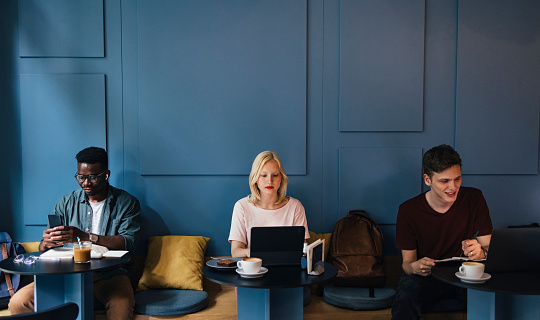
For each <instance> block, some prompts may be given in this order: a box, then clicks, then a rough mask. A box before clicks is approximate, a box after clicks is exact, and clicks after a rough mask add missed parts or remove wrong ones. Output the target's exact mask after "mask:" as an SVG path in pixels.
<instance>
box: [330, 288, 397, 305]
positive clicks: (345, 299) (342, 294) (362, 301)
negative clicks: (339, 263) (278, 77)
mask: <svg viewBox="0 0 540 320" xmlns="http://www.w3.org/2000/svg"><path fill="white" fill-rule="evenodd" d="M373 290H374V297H370V296H369V289H368V288H358V287H336V286H334V285H332V284H329V285H327V286H326V287H325V288H324V293H323V298H324V301H326V302H327V303H329V304H331V305H333V306H336V307H339V308H345V309H352V310H376V309H384V308H388V307H390V306H392V303H393V302H394V296H395V295H396V291H395V290H394V289H392V288H374V289H373Z"/></svg>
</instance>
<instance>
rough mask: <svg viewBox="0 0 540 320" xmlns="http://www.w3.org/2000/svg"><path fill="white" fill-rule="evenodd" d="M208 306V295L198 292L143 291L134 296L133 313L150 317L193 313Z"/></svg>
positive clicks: (172, 290)
mask: <svg viewBox="0 0 540 320" xmlns="http://www.w3.org/2000/svg"><path fill="white" fill-rule="evenodd" d="M207 304H208V293H206V291H199V290H174V289H168V290H145V291H139V292H137V293H136V294H135V311H136V312H137V313H140V314H146V315H150V316H172V315H179V314H188V313H194V312H197V311H199V310H202V309H204V308H205V307H206V305H207Z"/></svg>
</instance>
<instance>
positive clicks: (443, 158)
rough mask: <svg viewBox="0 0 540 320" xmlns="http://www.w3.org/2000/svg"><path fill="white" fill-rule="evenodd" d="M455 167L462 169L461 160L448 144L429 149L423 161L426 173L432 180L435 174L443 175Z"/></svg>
mask: <svg viewBox="0 0 540 320" xmlns="http://www.w3.org/2000/svg"><path fill="white" fill-rule="evenodd" d="M455 165H458V166H459V167H460V168H461V158H460V157H459V154H458V153H457V151H456V150H454V149H453V148H452V147H451V146H449V145H446V144H441V145H440V146H436V147H433V148H431V149H429V150H428V151H427V152H426V153H425V154H424V157H423V159H422V166H423V168H424V173H425V174H427V175H428V176H429V177H430V178H431V177H433V173H434V172H436V173H441V172H443V171H444V170H446V169H448V168H450V167H453V166H455Z"/></svg>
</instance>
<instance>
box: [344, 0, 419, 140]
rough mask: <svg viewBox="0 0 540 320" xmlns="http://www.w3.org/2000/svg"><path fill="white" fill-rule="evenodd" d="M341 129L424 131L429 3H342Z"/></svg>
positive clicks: (351, 0)
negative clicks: (426, 28)
mask: <svg viewBox="0 0 540 320" xmlns="http://www.w3.org/2000/svg"><path fill="white" fill-rule="evenodd" d="M340 9H341V11H340V15H341V26H340V33H341V34H340V56H341V57H340V83H339V90H340V97H339V130H340V131H422V130H423V101H424V100H423V96H424V29H425V1H424V0H412V1H390V0H367V1H357V0H342V1H341V8H340Z"/></svg>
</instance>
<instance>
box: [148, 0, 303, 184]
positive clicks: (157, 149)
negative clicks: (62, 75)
mask: <svg viewBox="0 0 540 320" xmlns="http://www.w3.org/2000/svg"><path fill="white" fill-rule="evenodd" d="M138 12H139V21H138V25H139V28H138V32H139V40H138V41H139V62H138V66H139V110H140V123H139V124H140V155H141V161H140V171H141V174H142V175H243V174H249V171H250V169H251V163H252V161H253V159H254V158H255V156H256V155H257V154H258V153H259V152H261V151H264V150H273V151H276V152H277V153H278V154H279V155H280V157H281V158H282V160H283V162H284V163H285V164H286V168H285V169H286V170H287V173H288V174H300V175H303V174H306V157H307V156H306V152H307V150H306V148H307V147H306V143H307V140H306V128H307V124H306V119H307V116H306V114H307V113H306V104H307V101H306V96H307V92H306V90H307V84H306V79H307V70H306V65H307V2H306V1H289V0H281V1H255V2H246V1H239V0H237V1H226V2H223V1H211V0H205V1H163V0H162V1H139V4H138ZM223 12H227V14H223ZM201 17H205V19H201ZM171 39H174V41H171ZM285 141H286V143H284V142H285ZM246 154H248V155H249V156H246Z"/></svg>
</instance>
